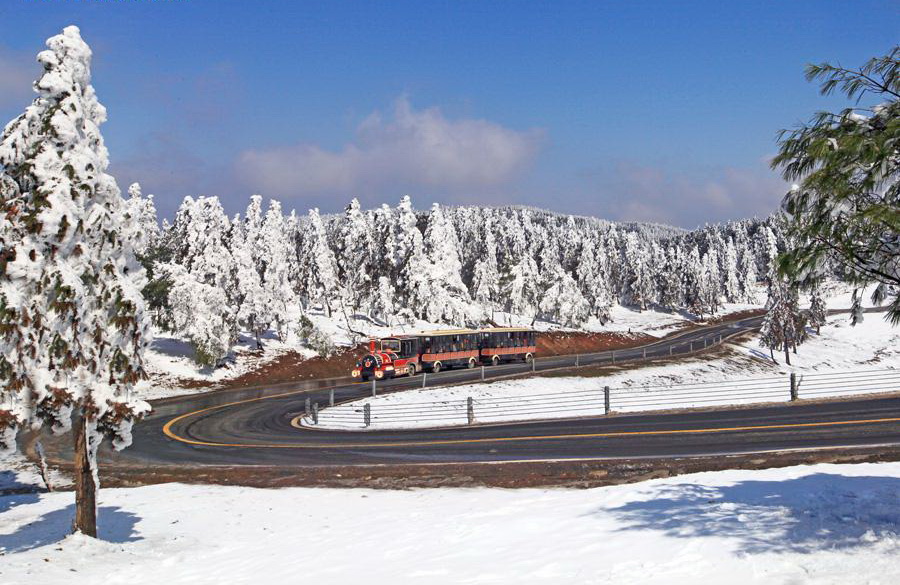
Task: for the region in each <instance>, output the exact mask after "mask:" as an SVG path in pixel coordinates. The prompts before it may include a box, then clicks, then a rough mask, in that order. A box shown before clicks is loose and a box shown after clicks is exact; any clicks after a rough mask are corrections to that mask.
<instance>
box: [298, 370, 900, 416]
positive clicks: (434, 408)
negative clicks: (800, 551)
mask: <svg viewBox="0 0 900 585" xmlns="http://www.w3.org/2000/svg"><path fill="white" fill-rule="evenodd" d="M892 391H900V370H897V369H880V370H865V371H857V372H834V373H815V372H812V373H808V374H790V375H785V376H773V377H766V378H747V379H740V380H727V381H717V382H697V383H693V384H677V385H665V384H662V385H651V386H620V387H609V386H599V385H598V386H597V387H596V388H592V389H587V390H577V391H572V392H548V393H542V394H525V395H518V396H498V397H493V398H477V397H465V398H459V399H449V400H441V401H427V402H410V403H404V404H377V403H376V404H372V403H371V402H369V401H366V402H364V401H362V400H357V401H354V402H349V403H345V404H338V405H336V406H331V407H328V408H323V409H319V408H318V405H315V407H314V408H311V407H310V406H309V404H307V411H306V416H305V417H304V421H303V422H304V424H308V425H309V424H311V425H316V424H326V425H328V424H329V423H330V424H331V425H333V426H336V427H340V428H348V429H352V428H358V429H365V428H367V427H370V426H375V427H377V426H379V424H387V425H390V426H392V427H396V426H397V425H402V424H404V423H410V425H411V426H421V425H422V423H426V425H427V424H429V423H433V426H445V425H464V424H475V423H488V422H500V421H504V422H506V421H509V422H512V421H517V420H548V419H559V418H574V417H579V416H599V415H609V414H613V413H618V412H640V411H650V410H670V409H678V408H701V407H709V406H717V405H723V406H724V405H735V404H753V403H760V402H789V401H796V400H801V399H819V398H828V397H835V396H843V395H852V394H862V393H873V392H892Z"/></svg>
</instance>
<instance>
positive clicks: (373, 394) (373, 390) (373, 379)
mask: <svg viewBox="0 0 900 585" xmlns="http://www.w3.org/2000/svg"><path fill="white" fill-rule="evenodd" d="M375 395H376V394H375V378H372V396H375Z"/></svg>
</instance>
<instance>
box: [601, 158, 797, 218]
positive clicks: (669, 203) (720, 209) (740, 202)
mask: <svg viewBox="0 0 900 585" xmlns="http://www.w3.org/2000/svg"><path fill="white" fill-rule="evenodd" d="M585 179H586V180H587V181H588V183H589V185H590V187H589V189H590V190H591V191H592V192H593V193H594V194H595V195H594V196H592V197H590V198H588V201H587V202H586V203H588V207H589V208H591V211H592V212H594V213H596V214H597V215H600V216H603V217H606V218H608V219H613V220H622V221H651V222H658V223H666V224H671V225H677V226H682V227H688V228H692V227H695V226H697V225H701V224H703V223H707V222H718V221H725V220H729V219H739V218H744V217H751V216H754V215H757V216H765V215H768V214H770V213H772V212H774V211H775V210H776V209H778V207H779V204H780V202H781V199H782V197H783V196H784V194H785V192H786V191H787V185H786V184H785V183H784V182H783V181H782V180H781V179H780V178H779V177H778V176H777V175H776V174H775V173H774V172H771V171H769V170H768V169H766V168H764V167H763V166H762V165H760V168H757V169H744V168H736V167H724V168H719V169H712V170H709V171H708V172H706V173H704V175H703V176H698V175H697V174H693V175H689V174H687V173H682V172H673V171H668V170H665V169H661V168H655V167H650V166H640V165H635V164H626V163H621V164H618V165H616V166H614V167H611V168H607V169H605V170H603V171H596V172H591V173H589V174H588V175H587V176H585Z"/></svg>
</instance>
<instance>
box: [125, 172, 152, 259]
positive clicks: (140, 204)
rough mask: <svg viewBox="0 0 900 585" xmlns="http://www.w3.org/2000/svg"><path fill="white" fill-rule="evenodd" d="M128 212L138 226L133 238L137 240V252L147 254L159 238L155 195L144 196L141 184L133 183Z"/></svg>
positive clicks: (130, 187)
mask: <svg viewBox="0 0 900 585" xmlns="http://www.w3.org/2000/svg"><path fill="white" fill-rule="evenodd" d="M128 195H129V198H128V202H127V209H128V214H129V215H130V216H131V217H133V218H134V222H129V223H132V224H133V225H135V226H136V231H137V233H135V235H134V236H133V237H132V238H131V239H132V241H133V242H135V252H136V253H137V254H138V255H139V256H143V255H144V254H146V252H147V250H148V249H150V248H152V247H154V246H155V245H156V240H157V239H158V238H159V234H160V231H159V221H158V219H157V217H156V205H154V203H153V195H147V197H143V195H142V193H141V185H140V184H139V183H132V184H131V185H130V186H129V187H128Z"/></svg>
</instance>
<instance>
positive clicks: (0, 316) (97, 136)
mask: <svg viewBox="0 0 900 585" xmlns="http://www.w3.org/2000/svg"><path fill="white" fill-rule="evenodd" d="M47 48H48V49H47V50H46V51H43V52H41V53H40V54H39V55H38V61H39V62H40V63H41V65H42V66H43V68H44V71H43V74H42V76H41V78H40V79H39V80H38V81H37V82H36V83H35V85H34V89H35V91H36V92H37V94H38V97H37V98H36V99H35V100H34V102H33V103H32V105H31V106H29V107H28V108H27V109H26V110H25V113H24V114H22V115H21V116H19V117H18V118H16V119H15V120H13V121H12V122H10V123H9V124H8V125H7V126H6V129H5V130H4V132H3V135H2V138H0V187H2V189H0V238H2V255H0V328H2V331H3V335H2V338H0V453H9V452H11V450H12V449H13V448H14V446H15V437H16V434H17V431H18V430H19V429H23V428H32V429H38V428H40V427H41V426H47V427H49V428H50V429H51V430H53V431H54V432H63V431H66V430H68V429H69V428H70V427H71V425H72V422H73V418H74V419H75V421H77V424H78V426H77V427H76V429H75V431H74V433H73V434H74V437H75V491H76V512H75V529H76V530H80V531H82V532H84V533H86V534H88V535H90V536H96V496H95V491H96V488H97V485H96V482H97V473H96V465H97V462H96V453H97V448H98V447H99V445H100V442H101V440H102V439H103V438H104V437H110V438H111V439H112V445H113V447H114V448H116V449H121V448H124V447H127V446H128V445H129V444H130V443H131V427H132V424H133V422H134V420H135V419H136V418H139V417H140V416H141V415H142V414H143V413H144V412H146V411H147V410H149V407H148V405H147V404H146V403H144V402H142V401H140V400H135V399H132V398H131V397H130V391H131V388H132V386H133V385H134V384H135V383H136V382H137V381H138V380H139V379H140V378H141V377H142V376H143V375H144V370H143V359H144V357H143V356H144V352H145V350H146V348H147V347H148V345H149V343H150V340H151V338H150V335H151V334H150V322H149V319H148V318H147V316H146V315H145V313H144V300H143V298H142V296H141V293H140V290H141V287H142V286H143V285H144V282H145V278H144V272H143V270H142V268H141V265H140V264H139V263H138V261H137V258H136V253H135V244H139V243H140V238H139V237H137V236H136V234H139V233H140V227H139V226H138V224H137V221H136V218H135V217H134V216H133V215H132V214H131V213H130V212H129V206H128V204H127V203H126V201H125V200H124V199H123V198H122V196H121V193H120V191H119V188H118V186H117V185H116V182H115V179H113V177H112V176H110V175H109V174H107V172H106V169H107V166H108V164H109V161H108V155H107V150H106V147H105V146H104V143H103V137H102V135H101V133H100V125H101V124H102V123H103V122H105V121H106V110H105V108H104V107H103V106H102V105H101V104H100V103H99V101H98V100H97V97H96V94H95V92H94V89H93V87H92V86H91V69H90V65H91V50H90V48H89V47H88V45H87V44H86V43H85V42H84V41H83V40H82V38H81V34H80V31H79V29H78V28H77V27H74V26H70V27H66V28H65V29H64V30H63V32H62V34H59V35H56V36H54V37H51V38H50V39H49V40H48V41H47Z"/></svg>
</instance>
